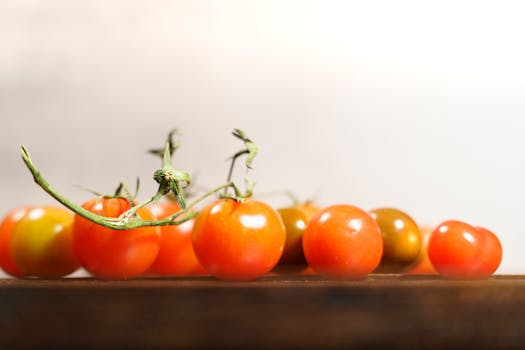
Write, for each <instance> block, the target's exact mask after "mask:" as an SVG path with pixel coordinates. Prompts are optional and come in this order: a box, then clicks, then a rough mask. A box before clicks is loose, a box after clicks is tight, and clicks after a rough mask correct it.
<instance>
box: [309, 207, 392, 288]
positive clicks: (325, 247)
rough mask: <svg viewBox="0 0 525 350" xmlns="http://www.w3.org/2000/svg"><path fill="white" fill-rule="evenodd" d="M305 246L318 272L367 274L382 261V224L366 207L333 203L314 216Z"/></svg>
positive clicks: (350, 275) (338, 275)
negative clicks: (380, 224) (380, 228)
mask: <svg viewBox="0 0 525 350" xmlns="http://www.w3.org/2000/svg"><path fill="white" fill-rule="evenodd" d="M303 249H304V254H305V257H306V260H307V261H308V264H309V265H310V266H311V267H312V268H313V269H314V271H315V272H317V273H319V274H321V275H324V276H327V277H332V278H350V279H360V278H364V277H365V276H366V275H368V274H369V273H370V272H372V271H374V269H375V268H376V267H377V266H378V265H379V262H380V261H381V256H382V254H383V239H382V238H381V232H380V230H379V226H378V225H377V223H376V222H375V220H374V219H373V218H372V217H371V216H370V215H369V214H368V213H367V212H366V211H364V210H362V209H360V208H357V207H355V206H352V205H345V204H342V205H333V206H330V207H327V208H325V209H323V210H321V211H320V212H319V213H317V214H316V215H315V216H314V217H313V218H312V220H310V222H309V224H308V226H307V228H306V231H305V233H304V235H303Z"/></svg>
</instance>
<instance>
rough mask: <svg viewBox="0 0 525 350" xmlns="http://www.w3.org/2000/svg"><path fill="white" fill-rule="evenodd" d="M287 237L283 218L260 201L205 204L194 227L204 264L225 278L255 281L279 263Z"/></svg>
mask: <svg viewBox="0 0 525 350" xmlns="http://www.w3.org/2000/svg"><path fill="white" fill-rule="evenodd" d="M285 238H286V233H285V228H284V224H283V222H282V220H281V217H280V216H279V214H278V213H277V211H275V210H274V209H273V208H272V207H270V206H269V205H267V204H265V203H263V202H259V201H256V200H251V199H249V200H246V201H243V202H237V201H235V200H233V199H219V200H217V201H214V202H211V203H210V204H208V205H207V206H206V207H204V208H203V209H202V210H201V211H200V213H199V215H198V216H197V218H196V219H195V226H194V228H193V248H194V249H195V253H196V255H197V257H198V259H199V261H200V262H201V264H202V266H204V268H205V269H206V271H208V273H210V274H211V275H213V276H215V277H217V278H220V279H224V280H239V281H246V280H252V279H255V278H257V277H260V276H262V275H264V274H265V273H267V272H270V271H271V270H272V268H273V267H274V266H275V265H276V264H277V262H278V261H279V258H280V257H281V254H282V252H283V248H284V242H285Z"/></svg>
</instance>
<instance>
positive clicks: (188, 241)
mask: <svg viewBox="0 0 525 350" xmlns="http://www.w3.org/2000/svg"><path fill="white" fill-rule="evenodd" d="M148 209H149V210H150V211H151V213H152V214H153V216H154V217H155V218H157V219H164V218H166V217H168V216H170V215H172V214H173V213H176V212H178V211H179V210H181V207H180V205H179V204H178V203H177V202H175V201H164V202H160V203H156V204H152V205H149V206H148ZM194 221H195V220H194V219H191V220H188V221H186V222H184V223H182V224H179V225H168V226H161V227H160V247H159V253H158V255H157V257H156V259H155V261H154V262H153V264H152V265H151V266H150V267H149V269H148V270H147V271H146V274H147V275H152V276H185V275H194V274H204V273H206V270H204V268H203V267H202V265H201V264H200V262H199V260H198V259H197V256H196V255H195V251H194V250H193V243H192V238H191V235H192V232H193V225H194Z"/></svg>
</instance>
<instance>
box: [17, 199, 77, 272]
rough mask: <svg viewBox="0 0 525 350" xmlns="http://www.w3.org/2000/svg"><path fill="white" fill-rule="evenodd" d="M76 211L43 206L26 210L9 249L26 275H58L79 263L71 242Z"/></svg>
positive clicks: (18, 223) (74, 268) (75, 268)
mask: <svg viewBox="0 0 525 350" xmlns="http://www.w3.org/2000/svg"><path fill="white" fill-rule="evenodd" d="M72 223H73V213H71V212H70V211H69V210H66V209H62V208H57V207H51V206H41V207H34V208H31V209H29V210H27V212H26V213H25V215H23V217H22V218H20V220H19V221H18V222H17V223H16V225H15V226H14V227H13V231H12V237H11V243H10V250H11V254H12V257H13V260H14V262H15V264H16V266H17V267H18V268H19V269H20V271H21V272H22V275H23V276H28V277H29V276H31V277H41V278H58V277H62V276H66V275H69V274H71V273H73V272H74V271H75V270H77V268H78V267H79V263H78V260H77V258H76V256H75V254H74V252H73V243H72Z"/></svg>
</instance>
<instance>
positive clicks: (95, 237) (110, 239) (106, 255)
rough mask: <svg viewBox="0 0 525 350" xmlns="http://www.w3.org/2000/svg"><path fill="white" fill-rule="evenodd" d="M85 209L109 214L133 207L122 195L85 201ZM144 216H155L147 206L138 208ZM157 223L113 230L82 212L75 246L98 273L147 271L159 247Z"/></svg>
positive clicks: (128, 275) (118, 276)
mask: <svg viewBox="0 0 525 350" xmlns="http://www.w3.org/2000/svg"><path fill="white" fill-rule="evenodd" d="M82 207H84V208H85V209H87V210H89V211H91V212H93V213H96V214H99V215H103V216H106V217H118V216H119V215H120V214H122V213H123V212H125V211H126V210H128V209H129V208H130V204H129V202H128V201H127V200H126V199H123V198H94V199H91V200H89V201H87V202H86V203H84V204H83V205H82ZM137 214H138V216H139V217H140V218H142V219H143V220H153V215H152V214H151V213H150V212H149V210H148V209H146V208H141V209H139V211H138V212H137ZM159 244H160V230H159V228H158V227H141V228H137V229H132V230H112V229H109V228H106V227H103V226H100V225H98V224H95V223H93V222H91V221H89V220H87V219H84V218H82V217H81V216H79V215H75V219H74V223H73V248H74V250H75V254H76V256H77V257H78V259H79V261H80V264H81V266H82V267H84V268H85V269H86V270H87V271H89V272H90V273H91V274H93V275H94V276H97V277H101V278H106V279H128V278H133V277H137V276H139V275H141V274H142V273H144V271H146V270H147V269H148V268H149V267H150V266H151V264H152V263H153V261H154V260H155V258H156V257H157V253H158V251H159Z"/></svg>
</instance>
